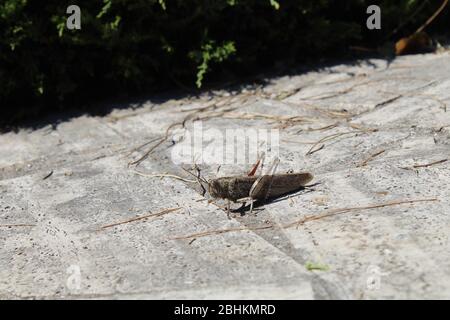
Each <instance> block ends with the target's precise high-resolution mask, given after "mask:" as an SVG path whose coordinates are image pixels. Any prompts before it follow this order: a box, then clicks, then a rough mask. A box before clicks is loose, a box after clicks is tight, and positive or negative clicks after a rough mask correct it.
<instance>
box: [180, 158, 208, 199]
mask: <svg viewBox="0 0 450 320" xmlns="http://www.w3.org/2000/svg"><path fill="white" fill-rule="evenodd" d="M181 169H183V170H184V171H186V172H187V173H188V174H190V175H191V176H193V177H195V179H196V180H197V182H198V184H199V185H200V187H202V196H204V195H205V194H206V188H205V186H204V185H203V184H206V185H207V186H208V187H209V182H208V181H207V180H206V179H205V178H203V177H201V176H200V169H199V168H198V167H197V165H195V169H196V170H197V172H198V175H195V174H193V173H192V172H190V171H189V170H187V169H185V168H183V167H181Z"/></svg>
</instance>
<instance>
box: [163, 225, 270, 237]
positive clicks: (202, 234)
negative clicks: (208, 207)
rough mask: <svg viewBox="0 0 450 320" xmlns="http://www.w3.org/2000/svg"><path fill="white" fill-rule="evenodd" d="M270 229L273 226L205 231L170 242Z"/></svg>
mask: <svg viewBox="0 0 450 320" xmlns="http://www.w3.org/2000/svg"><path fill="white" fill-rule="evenodd" d="M270 228H273V225H267V226H259V227H253V228H252V227H238V228H228V229H219V230H210V231H204V232H198V233H194V234H190V235H187V236H179V237H174V238H170V240H182V239H192V238H201V237H207V236H211V235H216V234H221V233H228V232H236V231H254V230H264V229H270Z"/></svg>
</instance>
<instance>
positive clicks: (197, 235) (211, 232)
mask: <svg viewBox="0 0 450 320" xmlns="http://www.w3.org/2000/svg"><path fill="white" fill-rule="evenodd" d="M430 201H439V200H438V199H437V198H430V199H415V200H401V201H391V202H385V203H380V204H374V205H368V206H362V207H350V208H339V209H334V210H328V211H326V212H324V213H322V214H318V215H312V216H307V217H304V218H302V219H299V220H296V221H293V222H290V223H287V224H284V225H281V227H282V228H284V229H287V228H292V227H295V226H297V227H298V226H299V225H301V224H303V223H305V222H309V221H313V220H319V219H323V218H326V217H330V216H334V215H338V214H342V213H346V212H351V211H360V210H368V209H377V208H383V207H388V206H396V205H401V204H411V203H417V202H430ZM274 227H275V225H273V224H270V225H265V226H257V227H237V228H228V229H218V230H209V231H204V232H199V233H194V234H190V235H186V236H179V237H174V238H170V239H171V240H180V239H192V238H200V237H206V236H210V235H217V234H222V233H228V232H237V231H254V230H265V229H271V228H274Z"/></svg>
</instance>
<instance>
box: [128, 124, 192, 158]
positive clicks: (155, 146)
mask: <svg viewBox="0 0 450 320" xmlns="http://www.w3.org/2000/svg"><path fill="white" fill-rule="evenodd" d="M183 125H184V123H183V122H177V123H172V124H171V125H170V126H168V127H167V129H166V134H165V135H164V137H162V138H161V139H160V140H159V141H158V142H157V143H156V144H155V145H154V146H153V147H151V148H150V149H149V150H147V152H146V153H145V154H144V155H143V156H142V157H140V158H139V159H137V160H135V161H132V162H129V163H128V165H129V166H130V165H139V164H140V163H141V162H142V161H144V160H145V159H147V157H148V156H149V155H150V154H151V153H152V152H153V150H155V149H156V148H157V147H159V146H160V145H161V144H163V143H164V142H165V141H166V140H167V139H168V138H169V134H170V130H172V128H173V127H176V126H183Z"/></svg>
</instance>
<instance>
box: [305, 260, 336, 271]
mask: <svg viewBox="0 0 450 320" xmlns="http://www.w3.org/2000/svg"><path fill="white" fill-rule="evenodd" d="M305 268H306V270H308V271H314V270H318V271H328V270H329V269H330V268H329V267H328V266H327V265H325V264H320V263H314V262H307V263H306V265H305Z"/></svg>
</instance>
